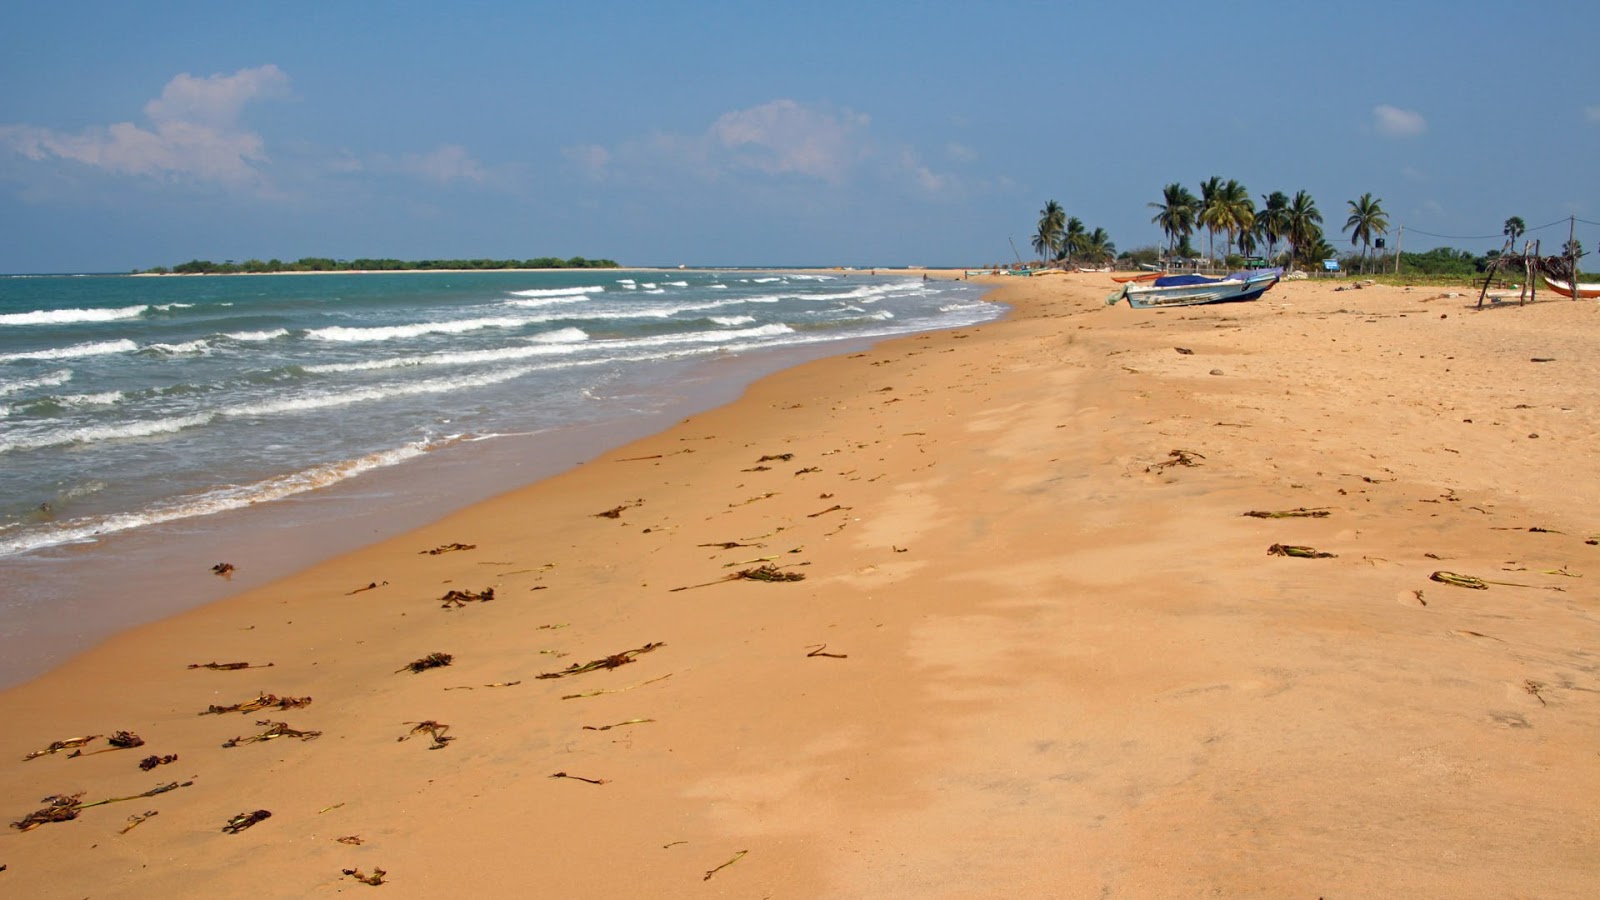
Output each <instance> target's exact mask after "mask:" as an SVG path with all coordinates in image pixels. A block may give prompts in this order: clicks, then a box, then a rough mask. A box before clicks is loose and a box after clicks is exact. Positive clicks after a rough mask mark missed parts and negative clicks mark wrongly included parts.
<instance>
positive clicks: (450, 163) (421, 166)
mask: <svg viewBox="0 0 1600 900" xmlns="http://www.w3.org/2000/svg"><path fill="white" fill-rule="evenodd" d="M372 168H373V169H375V170H377V171H381V172H394V173H398V174H401V175H410V176H412V177H415V178H422V179H425V180H427V181H433V182H437V183H439V184H448V183H450V182H452V181H474V182H483V181H484V180H485V179H486V178H487V177H488V172H487V170H486V169H484V167H483V163H480V162H478V161H477V160H476V159H473V158H472V155H471V154H470V153H468V152H467V148H465V147H462V146H460V145H459V144H444V145H442V146H440V147H439V148H438V149H437V150H434V151H433V152H432V153H407V154H404V155H401V156H399V157H394V158H390V157H386V156H384V157H378V158H376V159H374V160H373V162H372Z"/></svg>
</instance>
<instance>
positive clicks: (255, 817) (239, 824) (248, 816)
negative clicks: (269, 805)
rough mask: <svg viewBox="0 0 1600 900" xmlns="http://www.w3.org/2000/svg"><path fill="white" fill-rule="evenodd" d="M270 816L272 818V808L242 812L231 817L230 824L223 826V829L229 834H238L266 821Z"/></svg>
mask: <svg viewBox="0 0 1600 900" xmlns="http://www.w3.org/2000/svg"><path fill="white" fill-rule="evenodd" d="M270 818H272V810H270V809H258V810H256V811H255V812H242V813H239V814H238V815H237V816H234V817H233V818H231V819H229V820H228V824H226V825H224V826H222V830H223V831H224V832H225V833H227V834H238V833H239V832H241V831H244V830H245V829H247V828H253V827H255V826H256V825H257V824H258V823H260V822H265V821H266V820H267V819H270Z"/></svg>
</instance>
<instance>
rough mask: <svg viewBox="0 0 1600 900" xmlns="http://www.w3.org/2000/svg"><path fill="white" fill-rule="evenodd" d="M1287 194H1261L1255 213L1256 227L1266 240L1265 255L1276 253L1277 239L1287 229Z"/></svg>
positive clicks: (1286, 231)
mask: <svg viewBox="0 0 1600 900" xmlns="http://www.w3.org/2000/svg"><path fill="white" fill-rule="evenodd" d="M1288 212H1289V195H1288V194H1285V193H1284V192H1283V191H1273V192H1272V193H1270V194H1263V195H1262V196H1261V211H1260V212H1258V213H1256V228H1257V230H1258V231H1259V232H1260V233H1261V237H1262V238H1263V239H1265V240H1266V242H1267V257H1268V258H1269V259H1270V258H1271V257H1274V256H1277V255H1278V241H1280V240H1282V239H1283V237H1284V235H1285V234H1287V233H1288V231H1289V224H1288V220H1287V215H1288Z"/></svg>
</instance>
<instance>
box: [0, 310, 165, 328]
mask: <svg viewBox="0 0 1600 900" xmlns="http://www.w3.org/2000/svg"><path fill="white" fill-rule="evenodd" d="M149 308H150V307H149V306H123V307H119V308H116V309H36V310H34V311H33V312H25V313H6V314H4V315H0V325H72V324H75V323H79V322H115V321H117V320H118V319H132V318H136V317H138V316H139V314H141V313H143V312H144V311H145V310H147V309H149Z"/></svg>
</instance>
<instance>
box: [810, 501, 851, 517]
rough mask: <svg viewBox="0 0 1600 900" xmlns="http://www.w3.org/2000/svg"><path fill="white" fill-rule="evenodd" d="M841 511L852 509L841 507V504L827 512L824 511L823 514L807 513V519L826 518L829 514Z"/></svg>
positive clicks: (833, 506) (826, 510) (829, 508)
mask: <svg viewBox="0 0 1600 900" xmlns="http://www.w3.org/2000/svg"><path fill="white" fill-rule="evenodd" d="M841 509H843V510H848V509H850V507H848V506H840V505H839V504H837V503H835V504H834V505H832V506H830V507H828V508H827V509H825V510H822V511H821V512H814V513H806V518H808V519H815V518H816V517H817V516H825V515H827V514H828V513H831V512H837V511H839V510H841Z"/></svg>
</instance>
